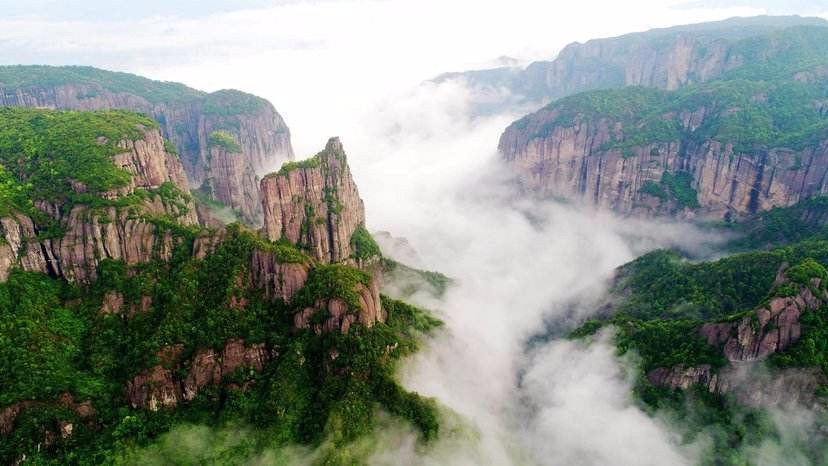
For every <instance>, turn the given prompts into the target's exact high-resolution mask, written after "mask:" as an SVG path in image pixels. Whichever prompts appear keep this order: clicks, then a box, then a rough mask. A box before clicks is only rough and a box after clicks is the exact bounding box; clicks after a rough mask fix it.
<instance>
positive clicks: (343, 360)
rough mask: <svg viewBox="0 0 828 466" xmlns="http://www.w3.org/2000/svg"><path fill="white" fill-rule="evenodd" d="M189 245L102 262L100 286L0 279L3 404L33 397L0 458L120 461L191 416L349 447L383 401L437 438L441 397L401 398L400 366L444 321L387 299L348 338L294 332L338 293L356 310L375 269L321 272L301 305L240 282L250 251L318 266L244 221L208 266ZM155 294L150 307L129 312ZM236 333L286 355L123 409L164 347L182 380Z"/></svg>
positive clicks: (331, 455)
mask: <svg viewBox="0 0 828 466" xmlns="http://www.w3.org/2000/svg"><path fill="white" fill-rule="evenodd" d="M193 239H194V237H193V236H189V237H187V238H185V240H186V241H184V243H183V244H182V246H181V247H179V248H178V250H177V252H176V253H175V257H174V259H173V260H172V261H171V262H170V263H149V264H143V265H138V266H133V267H128V266H127V265H126V264H124V263H123V262H119V261H112V260H107V261H104V262H103V263H102V264H101V268H100V278H99V280H98V281H97V282H96V283H94V284H93V285H91V286H89V287H83V288H82V287H78V286H73V285H69V284H67V283H66V282H63V281H59V280H54V279H51V278H48V277H45V276H43V275H40V274H35V273H26V272H20V271H17V272H14V273H13V274H12V276H11V278H10V279H9V281H8V282H6V283H2V284H0V323H2V324H1V325H0V354H2V355H3V358H0V359H2V362H0V374H2V377H0V406H7V405H9V404H11V403H13V402H16V401H20V400H37V404H35V405H32V406H30V407H28V408H26V409H25V410H24V412H23V414H21V416H20V417H19V419H18V421H17V422H16V423H15V429H14V431H13V433H12V434H11V435H9V436H7V437H2V436H0V458H2V459H3V461H9V460H10V459H13V458H15V457H17V456H19V455H20V454H21V453H24V452H25V453H26V454H27V455H29V457H30V458H32V459H33V460H36V461H40V462H44V463H49V464H51V463H52V462H54V463H55V464H58V463H60V464H63V462H64V461H66V459H69V460H70V461H71V462H74V463H79V464H101V463H106V462H111V461H116V460H118V459H119V458H121V455H122V454H124V452H125V451H127V450H128V449H130V448H132V446H140V445H146V444H149V443H150V442H152V441H153V439H154V438H155V437H157V436H158V435H159V434H161V433H163V432H165V431H167V430H168V429H170V428H171V427H173V426H175V425H178V424H180V423H185V422H186V423H197V424H204V425H216V426H220V425H223V424H226V423H231V422H232V423H236V424H238V423H243V424H247V425H250V426H253V427H255V428H256V429H257V430H260V431H261V432H262V433H266V434H267V435H266V436H264V435H262V436H260V437H257V438H260V439H261V440H262V441H264V440H265V439H267V440H268V442H270V443H269V445H273V442H276V443H278V444H282V445H285V444H294V443H300V444H316V443H319V442H321V441H322V440H323V439H325V440H327V441H329V442H333V444H334V445H338V446H345V445H347V444H348V443H349V442H352V441H354V440H356V439H358V438H359V437H360V436H363V435H365V434H367V433H369V432H370V431H371V429H372V428H373V427H372V426H373V425H374V424H373V422H374V414H375V411H376V410H377V409H382V410H384V411H386V412H389V413H391V414H394V415H396V416H399V417H401V418H403V419H407V420H409V421H410V422H411V423H412V424H413V425H415V426H416V427H418V428H419V430H420V432H421V433H422V435H423V438H425V439H431V438H433V437H434V436H435V435H436V434H437V429H438V420H437V414H436V409H435V405H434V402H433V401H430V400H426V399H423V398H421V397H419V396H417V395H416V394H412V393H408V392H405V391H404V390H403V389H402V388H401V387H400V386H399V384H398V383H397V382H396V381H395V376H394V371H395V366H396V361H398V360H399V358H400V357H402V356H404V355H406V354H409V353H410V352H412V351H414V350H415V349H416V348H417V340H418V335H419V334H420V333H421V332H428V331H430V330H432V329H434V328H435V327H437V326H439V325H440V323H439V322H438V321H436V320H434V319H433V318H431V317H429V316H428V315H427V314H425V313H424V312H423V311H420V310H419V309H416V308H414V307H412V306H408V305H406V304H404V303H402V302H399V301H394V300H392V299H388V298H383V306H384V308H385V310H386V311H387V312H388V320H387V322H386V323H384V324H383V323H378V324H376V325H375V326H374V327H372V328H371V329H367V328H364V327H360V326H356V327H352V329H351V332H350V333H348V334H347V335H342V334H339V333H331V334H322V335H317V334H315V333H314V332H313V331H312V330H296V329H295V328H294V327H293V314H294V310H295V309H297V308H302V307H303V306H305V305H307V304H308V303H311V302H314V301H316V300H317V299H319V298H323V297H333V296H336V297H341V298H343V299H345V300H346V301H348V302H349V303H350V304H351V305H358V304H357V303H356V302H355V301H356V299H355V296H352V295H353V287H354V285H355V284H356V283H358V282H365V281H366V280H367V276H366V274H365V273H364V272H361V271H360V270H358V269H354V268H350V267H348V266H344V265H331V266H324V267H322V266H316V267H313V268H312V269H311V275H310V277H309V279H308V282H307V285H306V287H305V288H304V289H303V290H302V291H300V292H299V293H298V294H297V296H296V297H295V298H294V300H293V301H292V302H290V303H282V302H280V301H276V302H271V301H268V300H267V299H265V297H264V296H263V294H262V293H263V292H262V290H258V289H254V288H249V287H246V286H244V285H241V286H240V285H239V283H240V282H239V281H238V278H237V277H239V276H246V274H247V273H248V272H247V268H248V267H249V264H250V258H251V255H252V254H253V251H254V250H255V249H262V248H264V249H268V250H272V251H275V252H276V253H277V257H278V259H279V260H280V261H282V262H283V263H284V262H301V263H308V264H310V263H311V259H310V258H308V257H307V256H305V255H304V254H303V253H301V252H300V251H298V250H296V249H295V248H293V247H292V246H289V245H286V244H282V243H270V242H267V241H264V240H262V239H260V238H258V237H257V236H255V235H254V234H253V233H249V232H247V231H245V230H244V229H243V228H242V227H240V226H232V227H231V228H230V229H229V231H228V238H227V239H226V240H225V241H224V242H223V243H222V244H221V246H220V247H219V248H218V250H217V251H216V252H215V254H213V255H210V256H208V257H207V258H205V259H203V260H197V259H195V258H193V257H191V256H190V254H189V252H188V251H189V250H190V249H189V248H191V246H190V243H191V241H192V240H193ZM113 292H117V293H119V294H120V295H122V296H123V297H124V301H123V307H122V310H121V311H120V312H116V313H102V312H101V303H102V302H103V301H104V299H105V297H106V296H107V295H108V294H111V293H113ZM148 298H149V302H151V306H150V308H149V309H147V310H146V311H137V312H136V311H130V312H127V309H140V308H141V303H142V302H146V300H147V299H148ZM242 299H243V302H245V303H246V305H245V307H244V309H243V310H239V309H238V308H236V307H234V304H233V303H238V302H241V300H242ZM232 338H240V339H243V340H244V341H245V342H246V343H247V344H253V343H264V344H266V346H267V348H272V349H273V351H276V352H278V356H276V359H275V360H274V361H271V362H270V363H269V364H267V366H266V368H265V370H264V371H263V372H262V373H257V372H255V371H244V373H239V374H238V375H237V376H235V377H233V378H232V380H230V381H228V382H232V384H231V383H225V384H223V385H220V386H208V387H204V388H203V389H202V390H201V391H200V392H199V395H198V396H197V397H196V399H195V400H193V402H191V403H189V404H186V405H185V406H182V407H179V408H178V409H174V410H170V409H162V410H161V411H158V412H149V411H144V410H132V409H130V408H128V406H127V405H126V400H125V386H126V381H127V380H130V379H131V378H132V377H134V376H135V375H136V374H140V373H142V372H144V371H146V370H147V369H148V368H150V367H152V366H154V365H156V364H159V363H162V364H169V362H167V363H165V362H164V361H165V358H164V357H163V355H164V354H165V348H170V347H172V345H176V346H177V347H180V349H179V351H180V353H179V356H178V359H177V360H178V361H180V362H178V363H174V364H175V365H178V364H180V368H179V369H177V371H178V372H177V374H178V376H179V377H182V378H184V377H186V373H187V363H186V362H187V361H189V360H190V359H191V358H192V355H193V354H194V353H195V352H196V351H198V350H199V349H202V348H215V349H219V350H220V349H221V348H222V347H223V345H224V344H225V343H226V342H227V341H228V340H229V339H232ZM389 348H392V349H390V350H389ZM332 354H336V357H332V356H331V355H332ZM233 384H235V385H233ZM239 386H245V387H248V388H246V389H239V388H238V387H239ZM234 387H236V388H234ZM63 393H70V394H71V395H72V396H73V397H74V399H76V400H91V401H92V405H93V406H94V408H95V410H96V415H95V416H94V417H93V418H92V419H79V418H78V416H77V415H76V414H74V413H72V412H71V411H70V410H68V409H66V408H65V407H62V406H60V405H59V404H56V403H55V402H54V400H56V399H57V398H58V397H59V395H61V394H63ZM58 421H70V422H74V424H75V430H74V433H73V435H72V436H71V437H70V438H67V439H59V440H56V441H55V443H54V445H53V446H52V448H50V449H47V450H43V451H38V448H36V444H37V443H38V442H40V441H41V439H42V435H43V433H44V430H43V429H44V428H46V429H47V430H49V429H51V428H53V427H52V426H56V425H57V422H58ZM121 459H123V458H121ZM340 459H341V458H340ZM325 461H329V462H332V463H337V461H338V459H337V451H336V450H335V449H334V450H331V451H330V452H328V453H327V454H326V460H325Z"/></svg>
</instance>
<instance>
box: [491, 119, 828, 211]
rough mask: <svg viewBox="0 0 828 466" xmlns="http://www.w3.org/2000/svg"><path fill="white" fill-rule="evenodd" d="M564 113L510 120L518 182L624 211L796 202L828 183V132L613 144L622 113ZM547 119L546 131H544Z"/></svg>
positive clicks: (508, 142) (505, 147) (510, 154)
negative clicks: (827, 136)
mask: <svg viewBox="0 0 828 466" xmlns="http://www.w3.org/2000/svg"><path fill="white" fill-rule="evenodd" d="M706 110H707V109H699V110H697V111H695V112H687V113H683V114H680V115H677V116H676V118H677V120H678V121H680V122H681V123H682V127H683V128H688V129H689V128H690V127H691V126H690V125H693V126H696V127H698V126H700V125H704V124H708V120H706V119H705V117H704V116H703V115H705V112H706ZM557 116H558V115H557V114H556V113H555V112H546V111H542V112H539V113H536V114H534V115H532V116H531V119H530V121H529V122H528V124H527V126H525V127H519V126H518V125H516V124H513V125H512V126H510V127H509V128H508V129H507V130H506V131H505V133H504V134H503V136H502V138H501V140H500V144H499V149H500V151H501V153H502V154H503V157H504V159H505V161H506V163H507V164H508V165H509V167H510V168H511V169H512V170H513V171H514V172H515V174H516V175H517V177H518V179H519V181H520V183H521V186H522V187H523V188H524V189H525V190H526V191H527V192H529V193H531V194H534V195H537V196H540V197H561V198H567V199H574V200H580V201H583V202H585V203H588V204H592V205H595V206H598V207H602V208H608V209H612V210H615V211H617V212H621V213H625V214H629V213H635V214H673V213H677V214H679V215H681V216H685V217H689V216H693V215H694V213H701V214H702V215H709V216H715V217H719V218H721V217H728V216H732V215H735V216H743V215H746V214H751V213H755V212H758V211H764V210H768V209H770V208H772V207H777V206H789V205H793V204H795V203H797V202H798V201H800V200H804V199H806V198H809V197H811V196H815V195H819V194H822V193H825V192H826V185H825V180H826V174H828V142H827V141H821V142H819V143H817V144H815V145H814V146H812V147H807V148H804V149H802V150H792V149H789V148H785V147H780V148H772V149H769V150H760V151H757V152H752V153H746V152H737V151H736V150H734V145H733V144H732V143H727V142H725V143H723V142H719V141H715V140H709V141H704V142H702V143H697V142H695V141H692V140H690V139H676V140H673V141H664V142H654V143H650V144H643V145H640V146H636V147H632V148H627V149H624V148H614V149H607V146H609V145H611V144H613V143H614V142H615V141H617V140H623V139H624V138H625V127H624V124H623V123H619V122H617V121H613V120H611V119H599V120H597V121H581V122H578V123H576V124H573V125H571V126H569V125H555V124H554V121H555V119H556V117H557ZM714 118H716V116H710V120H713V119H714ZM544 127H550V129H549V131H548V132H546V133H544V134H538V131H541V130H542V129H541V128H544ZM536 134H537V136H535V135H536ZM680 190H684V193H685V194H686V195H685V196H684V197H680V196H682V194H681V193H680Z"/></svg>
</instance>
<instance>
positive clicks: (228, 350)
mask: <svg viewBox="0 0 828 466" xmlns="http://www.w3.org/2000/svg"><path fill="white" fill-rule="evenodd" d="M178 356H179V354H178V351H176V349H175V348H171V349H166V348H165V349H162V350H161V352H160V353H159V359H161V360H162V363H163V364H158V365H155V366H153V367H152V368H150V369H149V370H148V371H146V372H144V373H141V374H138V375H136V376H135V377H133V379H132V380H131V381H129V382H128V384H127V398H128V399H129V404H130V406H132V407H133V408H142V409H149V410H150V411H158V410H159V409H162V408H173V407H176V406H178V405H179V404H181V403H182V402H184V401H191V400H193V399H194V398H195V397H196V395H198V391H199V389H201V388H203V387H205V386H208V385H216V384H220V383H222V380H223V379H224V378H226V377H227V376H230V375H232V374H234V373H235V372H236V371H237V370H240V369H247V370H251V371H254V372H261V371H262V370H263V369H264V365H265V363H267V361H269V360H270V358H271V353H270V352H268V350H267V349H266V348H265V345H264V344H263V343H256V344H251V345H246V344H245V342H244V341H242V340H237V339H235V340H230V341H228V342H227V343H226V344H225V346H224V348H223V349H222V350H221V351H220V352H217V351H215V350H213V349H201V350H198V351H197V352H196V353H195V355H194V356H193V358H192V360H191V361H190V362H189V371H188V374H187V377H186V378H184V379H183V380H179V379H177V378H176V377H177V376H176V374H177V373H178V371H176V370H175V369H176V368H177V367H178V365H179V364H180V363H181V361H178V360H177V359H178Z"/></svg>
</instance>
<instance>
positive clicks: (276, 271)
mask: <svg viewBox="0 0 828 466" xmlns="http://www.w3.org/2000/svg"><path fill="white" fill-rule="evenodd" d="M250 275H251V277H250V278H251V280H250V281H251V283H252V284H253V286H255V287H256V288H258V289H262V290H264V292H265V297H267V298H269V299H277V298H278V299H281V300H282V301H283V302H286V303H289V302H290V300H291V299H293V296H294V295H295V294H296V292H297V291H299V290H300V289H302V287H303V286H305V282H307V281H308V265H307V264H297V263H287V264H285V263H280V262H279V260H278V258H277V257H276V254H275V253H274V252H271V251H261V250H256V251H254V252H253V259H252V264H251V268H250Z"/></svg>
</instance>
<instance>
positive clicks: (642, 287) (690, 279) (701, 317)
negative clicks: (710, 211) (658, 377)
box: [570, 198, 828, 465]
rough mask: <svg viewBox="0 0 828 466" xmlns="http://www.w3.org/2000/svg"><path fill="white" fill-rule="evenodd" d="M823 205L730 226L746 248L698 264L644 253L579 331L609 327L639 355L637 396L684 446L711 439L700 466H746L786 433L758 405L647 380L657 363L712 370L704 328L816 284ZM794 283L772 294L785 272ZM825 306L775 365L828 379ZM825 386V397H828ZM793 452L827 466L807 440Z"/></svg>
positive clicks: (805, 319)
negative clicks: (671, 426) (749, 453)
mask: <svg viewBox="0 0 828 466" xmlns="http://www.w3.org/2000/svg"><path fill="white" fill-rule="evenodd" d="M826 215H828V211H826V204H825V201H824V199H821V198H817V199H811V200H807V201H803V202H801V203H800V204H797V205H795V206H792V207H789V208H778V209H773V210H771V211H768V212H765V213H762V214H758V215H756V216H755V217H753V218H751V219H748V220H746V221H744V222H741V223H736V224H731V225H729V229H730V230H731V231H733V232H736V233H737V234H738V236H736V237H735V238H734V240H733V241H731V242H730V243H729V244H728V245H727V247H729V248H730V249H735V250H739V251H742V252H739V253H736V254H733V255H731V256H728V257H724V258H722V259H718V260H716V261H709V262H693V261H689V260H687V259H685V258H683V257H682V256H681V255H680V254H679V253H677V252H674V251H655V252H652V253H649V254H646V255H644V256H642V257H640V258H638V259H636V260H635V261H633V262H631V263H629V264H627V265H625V266H623V267H622V268H620V269H619V270H618V273H617V278H616V281H615V284H614V286H613V291H612V294H613V296H614V297H613V299H612V300H611V301H610V302H608V303H607V305H606V307H605V309H604V313H603V314H602V315H600V316H599V317H598V318H597V319H594V320H590V321H587V322H585V323H584V324H583V325H582V326H581V327H579V328H578V329H576V330H575V331H573V332H572V333H571V334H570V336H571V337H572V338H585V337H588V336H589V335H592V334H594V333H596V332H597V331H598V330H599V329H601V328H604V327H606V326H612V327H613V328H614V329H615V333H614V337H613V338H614V342H615V345H616V346H617V348H618V352H619V353H620V354H624V353H627V352H634V353H635V354H636V355H638V358H637V359H636V361H637V364H638V369H639V370H640V378H639V380H638V382H637V384H636V387H635V391H636V394H637V400H638V401H639V402H640V403H641V405H642V407H643V408H644V409H645V410H648V411H650V412H653V413H655V412H657V411H658V412H659V415H661V416H664V415H668V416H673V417H675V419H676V420H677V422H676V425H677V426H678V428H679V429H680V430H681V431H682V435H683V439H684V441H686V442H693V441H697V440H699V439H700V438H708V439H709V440H710V441H711V442H712V444H711V447H710V448H708V449H706V450H705V451H706V452H707V453H706V454H705V456H704V461H703V463H704V464H734V465H735V464H745V461H747V460H746V456H745V455H746V452H745V448H750V447H751V446H752V447H756V446H757V445H759V444H760V443H762V442H763V441H768V440H771V441H772V440H773V439H780V438H781V436H783V435H784V432H781V431H780V430H779V428H778V426H776V425H775V424H774V423H773V422H772V421H771V418H770V415H769V414H768V413H767V412H766V411H763V410H761V409H755V408H746V407H744V406H741V405H739V404H738V403H737V402H736V401H735V400H734V399H732V398H731V397H730V396H722V395H716V394H711V393H709V392H707V390H706V389H705V388H704V387H695V388H691V389H690V390H687V391H682V390H675V391H673V390H669V389H667V388H662V387H656V386H653V385H652V384H651V383H650V382H649V381H648V380H647V379H646V377H644V375H645V374H647V373H648V372H649V371H651V370H653V369H655V368H658V367H673V366H676V365H678V364H685V365H688V366H698V365H702V364H709V365H711V366H712V367H713V369H714V370H717V369H718V368H721V367H723V366H724V365H726V364H727V361H726V360H725V358H724V356H723V354H722V352H721V350H720V349H719V348H716V347H714V346H711V345H709V344H708V343H707V341H706V340H704V339H703V338H702V337H701V336H699V334H698V332H697V329H698V328H699V327H700V326H701V325H702V324H703V323H705V322H716V321H727V320H732V319H737V318H741V317H743V316H744V315H746V312H748V311H751V310H753V309H755V308H757V307H758V306H759V305H761V304H763V303H764V302H766V300H767V299H768V298H769V297H771V296H786V295H789V294H791V293H792V292H795V291H796V292H798V290H799V288H801V287H803V286H807V287H811V286H812V285H811V279H812V278H820V279H822V280H823V282H824V280H825V279H826V277H828V272H826V270H825V267H826V266H828V241H826V240H825V236H824V228H823V218H825V216H826ZM785 263H787V264H792V266H791V267H789V268H787V269H786V271H785V277H786V278H787V279H788V280H790V284H789V285H785V286H781V287H777V288H773V283H774V280H775V278H776V276H777V273H778V271H779V268H780V266H782V265H783V264H785ZM826 311H828V309H821V310H819V311H815V312H807V313H805V314H803V315H802V316H801V318H800V323H801V333H802V338H801V339H800V340H799V341H797V342H796V343H794V344H793V345H792V346H790V347H789V348H787V349H786V350H785V351H782V352H780V353H776V354H774V355H773V356H772V357H771V358H770V359H769V363H770V365H771V366H772V367H801V368H811V369H815V370H816V371H821V372H822V373H823V374H824V375H825V376H826V377H828V344H826V341H828V318H826ZM826 388H828V387H823V388H822V389H821V390H820V393H821V394H823V395H826V394H828V389H826ZM797 452H798V453H802V454H805V455H806V457H807V458H809V461H813V462H814V463H816V464H821V463H820V462H821V461H824V460H825V459H826V458H825V457H824V455H825V452H824V451H821V450H820V449H819V448H814V445H811V444H807V443H803V445H800V446H798V447H797Z"/></svg>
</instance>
